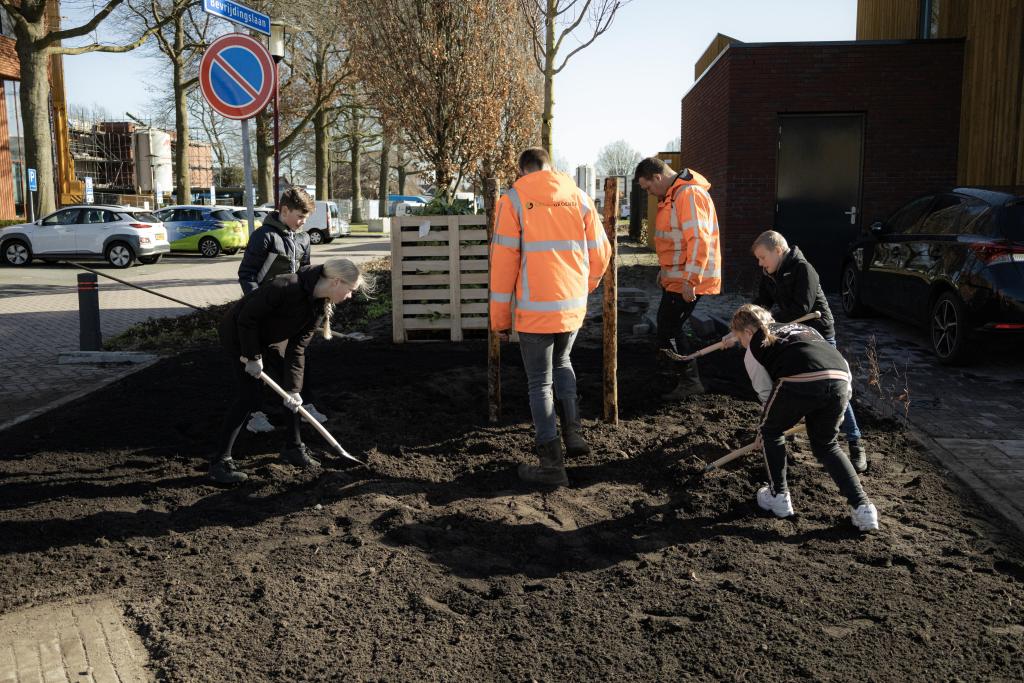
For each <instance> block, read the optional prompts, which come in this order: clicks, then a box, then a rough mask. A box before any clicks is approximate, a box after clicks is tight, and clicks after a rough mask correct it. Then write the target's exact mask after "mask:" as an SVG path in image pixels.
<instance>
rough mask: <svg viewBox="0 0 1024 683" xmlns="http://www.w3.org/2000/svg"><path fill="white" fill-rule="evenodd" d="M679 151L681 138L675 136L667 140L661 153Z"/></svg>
mask: <svg viewBox="0 0 1024 683" xmlns="http://www.w3.org/2000/svg"><path fill="white" fill-rule="evenodd" d="M680 149H682V138H681V137H679V136H678V135H677V136H675V137H674V138H672V139H671V140H669V141H668V142H666V143H665V147H664V149H662V151H663V152H678V151H679V150H680Z"/></svg>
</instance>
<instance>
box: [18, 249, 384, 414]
mask: <svg viewBox="0 0 1024 683" xmlns="http://www.w3.org/2000/svg"><path fill="white" fill-rule="evenodd" d="M389 251H390V242H389V240H387V239H381V238H367V237H348V238H345V239H339V240H336V241H334V242H333V243H332V244H330V245H319V246H316V247H314V252H313V260H314V262H318V261H323V260H325V259H327V258H332V257H345V258H350V259H352V260H353V261H356V262H361V261H367V260H370V259H373V258H376V257H378V256H381V255H384V254H387V253H388V252H389ZM241 259H242V255H241V254H237V255H235V256H223V255H222V256H220V257H218V258H215V259H207V258H203V257H202V256H199V255H197V254H169V255H167V256H165V257H164V258H163V259H162V260H161V262H160V263H157V264H154V265H141V266H135V267H133V268H128V269H117V268H112V267H111V266H109V265H107V264H105V263H101V262H99V263H98V262H90V263H87V264H86V265H87V266H88V267H90V268H93V269H95V270H97V271H99V272H101V273H108V274H110V275H112V276H114V277H117V278H120V279H122V280H126V281H128V282H132V283H135V284H138V285H141V286H144V287H147V288H150V289H155V290H158V291H160V292H161V293H164V294H167V295H169V296H172V297H174V298H176V299H180V300H181V301H185V302H188V303H191V304H194V305H196V306H208V305H212V304H220V303H225V302H227V301H231V300H232V299H235V298H237V297H238V296H239V295H240V293H241V291H240V289H239V287H238V282H237V276H236V273H237V270H238V264H239V263H240V262H241ZM83 272H85V271H83V270H81V269H79V268H76V267H75V266H72V265H68V264H53V265H47V264H44V263H42V262H40V261H34V262H33V263H32V264H31V265H30V266H26V267H18V268H12V267H0V363H2V364H3V367H4V369H5V371H4V373H3V376H2V377H0V426H3V425H4V424H6V423H8V422H10V421H11V420H12V419H15V418H17V417H19V416H22V415H25V414H29V413H31V412H32V411H33V410H36V409H38V408H40V407H42V406H45V405H48V404H50V403H51V402H53V401H56V400H58V399H60V398H62V397H65V396H69V395H74V394H76V393H78V392H80V391H82V390H87V389H92V388H95V387H96V386H97V384H98V383H102V382H104V381H110V380H112V379H114V378H116V377H118V376H120V375H121V374H122V373H123V372H124V369H123V368H121V367H120V366H117V367H106V368H104V367H96V366H83V365H59V364H58V362H57V359H58V355H59V354H60V353H61V352H65V351H75V350H78V348H79V345H78V342H79V321H78V299H77V296H78V295H77V291H76V285H77V276H78V274H79V273H83ZM99 287H100V325H101V330H102V333H103V336H104V338H106V337H109V336H112V335H115V334H118V333H120V332H122V331H124V330H125V329H127V328H128V327H131V326H132V325H134V324H136V323H139V322H142V321H144V320H146V319H147V318H151V317H163V316H171V315H182V314H185V313H188V312H189V311H190V310H191V309H189V308H188V307H186V306H182V305H180V304H176V303H174V302H172V301H168V300H167V299H163V298H160V297H157V296H153V295H152V294H148V293H146V292H142V291H139V290H137V289H134V288H132V287H128V286H126V285H122V284H119V283H117V282H114V281H111V280H109V279H106V278H103V277H102V276H101V277H100V285H99Z"/></svg>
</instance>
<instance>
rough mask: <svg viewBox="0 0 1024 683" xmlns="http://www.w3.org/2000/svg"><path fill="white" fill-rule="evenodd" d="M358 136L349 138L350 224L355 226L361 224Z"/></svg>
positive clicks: (361, 193)
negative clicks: (350, 179) (350, 167)
mask: <svg viewBox="0 0 1024 683" xmlns="http://www.w3.org/2000/svg"><path fill="white" fill-rule="evenodd" d="M361 143H362V140H360V139H359V134H358V133H357V134H355V135H351V136H349V153H350V155H351V164H352V218H351V220H350V223H352V225H357V224H359V223H362V222H363V190H362V187H361V183H360V182H359V175H360V173H361V172H362V158H361V157H362V154H361V153H362V150H361V149H360V144H361Z"/></svg>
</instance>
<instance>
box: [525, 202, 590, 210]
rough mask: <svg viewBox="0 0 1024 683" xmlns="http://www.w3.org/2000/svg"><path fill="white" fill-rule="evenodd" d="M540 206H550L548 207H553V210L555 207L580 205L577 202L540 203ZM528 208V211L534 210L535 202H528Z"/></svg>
mask: <svg viewBox="0 0 1024 683" xmlns="http://www.w3.org/2000/svg"><path fill="white" fill-rule="evenodd" d="M540 204H541V205H542V206H548V207H551V208H555V207H559V206H568V207H576V206H579V204H578V203H576V202H552V203H550V204H545V203H544V202H540ZM526 208H527V210H529V209H532V208H533V202H526Z"/></svg>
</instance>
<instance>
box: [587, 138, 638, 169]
mask: <svg viewBox="0 0 1024 683" xmlns="http://www.w3.org/2000/svg"><path fill="white" fill-rule="evenodd" d="M641 158H642V156H641V155H640V152H638V151H636V150H635V149H633V148H632V147H630V145H629V143H628V142H626V141H625V140H616V141H615V142H612V143H609V144H607V145H605V146H604V147H602V148H601V151H600V152H598V153H597V172H598V173H599V174H600V175H629V174H630V173H632V172H633V169H635V168H636V165H637V164H638V163H640V159H641Z"/></svg>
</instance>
